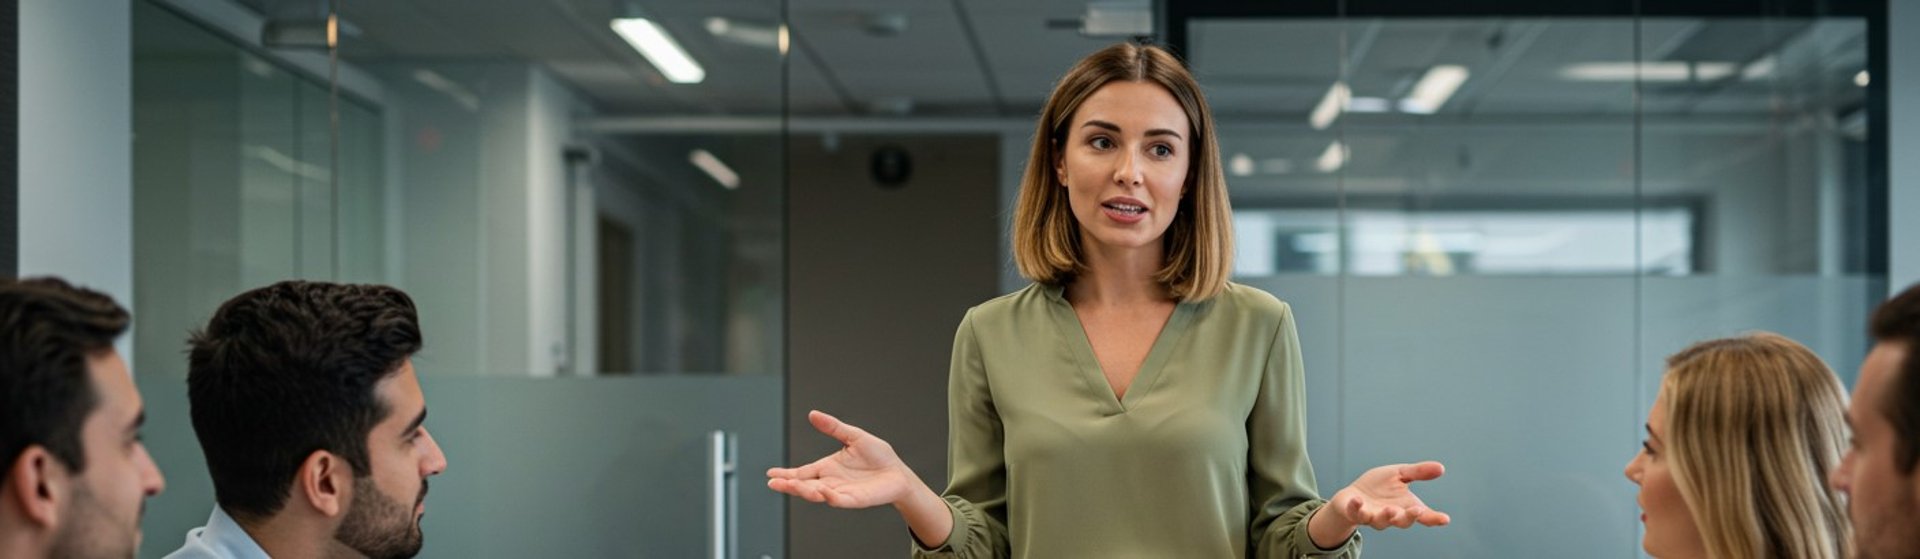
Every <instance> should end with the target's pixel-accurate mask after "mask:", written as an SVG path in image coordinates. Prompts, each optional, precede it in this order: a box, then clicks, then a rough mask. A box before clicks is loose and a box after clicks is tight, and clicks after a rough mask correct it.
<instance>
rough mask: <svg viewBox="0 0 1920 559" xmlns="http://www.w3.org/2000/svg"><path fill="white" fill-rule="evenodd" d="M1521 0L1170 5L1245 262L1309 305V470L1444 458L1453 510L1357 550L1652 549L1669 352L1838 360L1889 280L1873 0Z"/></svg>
mask: <svg viewBox="0 0 1920 559" xmlns="http://www.w3.org/2000/svg"><path fill="white" fill-rule="evenodd" d="M1494 4H1496V5H1497V4H1500V3H1494ZM1509 4H1510V5H1509V6H1507V7H1508V8H1510V10H1511V11H1509V12H1506V13H1464V12H1465V10H1461V9H1457V8H1452V7H1447V6H1427V5H1422V4H1419V3H1401V2H1362V1H1359V0H1353V1H1348V2H1337V3H1336V2H1320V3H1305V4H1296V5H1290V6H1289V7H1286V8H1279V7H1264V6H1261V7H1253V6H1248V5H1245V4H1241V3H1227V2H1195V3H1169V4H1168V5H1167V8H1166V9H1167V11H1168V12H1169V15H1168V17H1167V20H1166V22H1165V24H1166V26H1167V28H1168V29H1169V35H1171V36H1172V38H1173V41H1174V45H1175V46H1176V47H1177V48H1181V49H1183V51H1184V52H1183V54H1184V55H1185V56H1186V58H1187V59H1188V61H1189V63H1190V64H1191V65H1192V67H1193V68H1194V70H1195V72H1196V73H1197V75H1198V76H1199V79H1200V82H1201V83H1202V84H1205V85H1207V86H1208V87H1209V91H1208V93H1209V95H1210V98H1211V100H1212V101H1213V103H1214V110H1215V111H1216V118H1218V119H1219V121H1220V123H1221V135H1222V138H1221V142H1222V146H1223V154H1224V157H1226V158H1227V161H1226V164H1227V168H1228V171H1229V173H1230V175H1231V178H1230V179H1229V184H1230V185H1231V189H1232V191H1233V197H1234V199H1233V202H1234V209H1235V214H1236V229H1237V232H1238V234H1239V239H1238V240H1239V246H1238V250H1239V254H1238V255H1237V260H1236V262H1237V267H1238V269H1237V275H1238V279H1239V281H1243V282H1247V283H1251V284H1253V285H1257V286H1260V287H1263V288H1265V289H1267V290H1269V291H1272V292H1273V293H1274V294H1276V295H1278V296H1279V297H1281V298H1282V299H1285V300H1287V301H1289V302H1291V303H1292V304H1293V307H1294V309H1295V312H1296V313H1297V316H1299V317H1300V330H1301V339H1302V342H1303V346H1304V351H1305V355H1306V358H1307V363H1308V366H1309V370H1310V371H1311V372H1310V373H1309V375H1308V381H1307V384H1308V392H1309V397H1308V401H1309V403H1310V404H1309V410H1308V414H1309V425H1310V427H1309V435H1310V436H1309V440H1310V443H1309V450H1310V452H1311V453H1312V456H1313V458H1314V464H1315V465H1316V466H1317V470H1318V471H1319V473H1320V482H1321V484H1322V490H1323V492H1324V491H1331V490H1334V489H1337V488H1338V487H1340V485H1339V484H1344V483H1346V481H1347V480H1350V479H1352V478H1353V477H1354V476H1356V475H1358V474H1359V473H1360V472H1362V471H1364V470H1365V469H1366V468H1368V467H1371V466H1374V465H1378V464H1383V463H1393V462H1400V461H1408V460H1421V459H1436V460H1441V461H1443V462H1445V463H1446V464H1447V465H1448V466H1449V468H1448V474H1447V476H1446V478H1444V479H1443V480H1441V481H1438V482H1435V483H1432V484H1429V487H1426V488H1424V490H1423V491H1422V495H1423V496H1424V497H1426V498H1427V501H1428V503H1430V504H1433V505H1435V506H1437V507H1440V508H1442V509H1443V510H1447V511H1449V512H1451V513H1452V514H1453V515H1454V518H1455V519H1456V523H1455V525H1453V526H1451V527H1449V528H1447V529H1444V530H1414V531H1393V532H1388V533H1380V534H1372V535H1369V538H1370V540H1369V541H1368V544H1367V552H1368V553H1369V554H1380V555H1382V556H1394V557H1398V556H1408V557H1412V556H1419V557H1478V556H1515V557H1520V556H1554V557H1620V556H1639V555H1640V554H1642V553H1643V552H1642V551H1640V546H1639V534H1640V530H1641V529H1642V528H1641V526H1640V525H1639V524H1637V523H1635V522H1634V519H1635V517H1636V505H1635V503H1634V488H1633V486H1632V485H1631V484H1630V483H1629V482H1628V481H1627V480H1626V479H1625V478H1624V476H1623V474H1622V469H1623V468H1624V466H1625V464H1626V463H1627V461H1628V460H1630V459H1632V457H1633V455H1634V453H1635V452H1636V451H1637V450H1638V443H1639V440H1640V439H1641V438H1642V437H1643V436H1644V435H1643V434H1642V432H1641V425H1642V423H1643V422H1644V421H1645V417H1646V412H1647V408H1648V406H1649V405H1651V403H1652V401H1653V399H1654V395H1655V394H1656V393H1657V392H1658V389H1659V383H1660V377H1661V374H1662V372H1663V370H1664V358H1665V356H1667V355H1669V354H1672V353H1673V352H1675V351H1678V350H1679V349H1681V348H1682V347H1685V346H1686V345H1687V344H1689V343H1692V342H1695V341H1700V340H1704V339H1708V338H1714V337H1722V336H1730V335H1736V334H1740V333H1743V332H1748V331H1753V330H1769V331H1775V332H1779V333H1782V334H1785V335H1787V336H1790V337H1793V338H1795V339H1796V340H1799V341H1801V342H1803V343H1805V344H1807V345H1808V346H1809V347H1811V348H1812V349H1814V350H1815V351H1816V352H1817V353H1819V354H1820V355H1821V357H1822V358H1824V359H1825V360H1827V362H1828V363H1829V365H1830V366H1831V367H1832V368H1833V369H1834V370H1835V371H1836V372H1837V373H1839V374H1840V375H1841V377H1842V378H1843V379H1845V380H1847V381H1848V382H1849V383H1850V382H1851V379H1852V378H1853V377H1854V375H1855V373H1856V370H1857V367H1858V365H1859V363H1860V360H1861V359H1862V358H1863V356H1864V353H1865V350H1866V348H1867V346H1868V345H1869V340H1867V339H1866V338H1865V335H1864V332H1863V331H1862V328H1863V324H1864V323H1865V319H1866V315H1867V313H1868V311H1869V310H1870V309H1871V308H1872V305H1873V303H1874V302H1876V301H1877V300H1878V299H1879V298H1880V297H1881V296H1882V294H1883V293H1885V289H1886V286H1885V269H1884V264H1883V263H1880V262H1877V261H1875V260H1874V257H1873V256H1871V255H1874V254H1878V253H1876V252H1875V251H1876V250H1880V249H1879V248H1878V247H1883V246H1884V245H1882V244H1880V243H1883V242H1884V240H1883V239H1884V235H1885V233H1884V222H1883V221H1881V220H1882V219H1883V218H1882V217H1881V216H1880V215H1879V213H1878V212H1875V211H1872V210H1871V207H1870V206H1869V205H1868V202H1867V201H1868V200H1872V199H1875V198H1874V196H1875V193H1876V192H1884V190H1885V188H1886V185H1885V182H1884V179H1883V178H1881V177H1883V176H1884V175H1883V173H1880V172H1876V171H1875V169H1876V168H1878V166H1879V165H1882V163H1880V162H1881V161H1883V160H1882V159H1878V157H1881V156H1876V155H1874V153H1875V150H1883V149H1884V147H1883V146H1884V143H1881V142H1880V141H1877V140H1875V139H1874V138H1875V137H1876V135H1875V134H1876V132H1875V130H1876V129H1877V128H1879V127H1881V126H1882V124H1881V123H1882V122H1884V115H1885V111H1884V106H1883V105H1880V104H1878V103H1879V101H1877V99H1880V97H1879V95H1880V93H1879V92H1878V90H1877V89H1875V87H1876V86H1875V85H1874V84H1873V83H1872V81H1871V75H1872V73H1873V71H1872V70H1873V61H1874V60H1877V57H1878V56H1879V55H1877V54H1875V52H1877V51H1876V49H1880V48H1883V47H1881V46H1880V44H1879V42H1878V41H1880V39H1876V35H1875V34H1874V32H1873V31H1872V29H1874V26H1875V25H1878V24H1877V23H1875V22H1876V21H1878V19H1877V18H1879V17H1881V15H1882V14H1883V13H1884V4H1882V5H1878V6H1874V5H1870V4H1869V3H1846V2H1799V3H1796V2H1785V3H1782V2H1754V3H1747V4H1746V5H1738V3H1736V4H1735V5H1723V4H1714V5H1712V6H1707V5H1705V4H1702V3H1681V4H1698V5H1696V6H1693V8H1692V9H1693V10H1694V11H1693V12H1689V11H1687V10H1688V8H1687V7H1686V6H1675V5H1670V4H1671V3H1661V4H1663V6H1661V8H1660V9H1661V10H1662V11H1660V12H1636V11H1635V10H1634V9H1633V5H1627V4H1621V5H1618V6H1615V5H1614V4H1617V3H1613V4H1610V3H1580V2H1575V3H1572V4H1570V5H1557V6H1555V7H1551V8H1548V7H1539V6H1530V5H1527V4H1526V3H1509ZM1482 7H1483V8H1484V6H1482ZM1876 10H1879V11H1876Z"/></svg>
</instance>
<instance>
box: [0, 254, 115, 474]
mask: <svg viewBox="0 0 1920 559" xmlns="http://www.w3.org/2000/svg"><path fill="white" fill-rule="evenodd" d="M127 322H128V316H127V309H124V308H121V307H120V305H119V304H118V303H114V302H113V298H112V297H108V296H107V295H106V294H103V293H100V292H98V291H93V290H90V289H85V288H80V287H74V286H72V285H68V284H67V282H65V281H62V280H60V279H58V278H36V279H27V280H18V281H15V280H3V281H0V459H5V460H6V462H5V464H6V465H7V466H11V465H12V464H13V461H14V460H16V459H18V458H19V457H20V453H21V452H25V451H26V450H27V447H29V446H33V445H40V446H42V447H45V448H46V449H47V453H48V454H52V455H53V458H54V459H55V460H59V461H60V463H61V464H63V465H65V466H66V467H67V469H70V470H73V471H81V470H84V469H86V467H87V455H86V453H85V451H84V448H83V447H82V446H81V444H80V429H81V427H82V426H83V425H85V424H86V420H87V416H88V415H89V414H92V413H93V408H94V407H95V406H97V405H98V404H99V399H100V396H99V394H97V393H95V392H94V388H93V379H92V377H91V376H89V375H88V374H87V358H88V357H92V356H96V355H99V354H100V353H101V352H105V351H109V350H111V349H113V340H114V338H117V337H119V336H120V334H121V333H123V332H126V331H127Z"/></svg>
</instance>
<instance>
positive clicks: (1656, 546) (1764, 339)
mask: <svg viewBox="0 0 1920 559" xmlns="http://www.w3.org/2000/svg"><path fill="white" fill-rule="evenodd" d="M1667 367H1668V368H1667V373H1666V376H1665V378H1664V379H1663V380H1662V382H1661V385H1660V394H1659V396H1657V397H1656V398H1655V399H1654V404H1653V407H1652V409H1650V410H1649V411H1648V414H1647V425H1646V430H1647V439H1646V441H1645V442H1644V443H1643V448H1642V449H1641V451H1640V453H1639V454H1637V455H1636V456H1635V457H1634V459H1633V461H1632V462H1630V463H1628V464H1627V470H1626V474H1627V478H1628V479H1630V480H1632V481H1633V482H1634V483H1635V484H1636V485H1639V486H1640V492H1639V495H1638V501H1639V504H1640V509H1641V510H1642V511H1643V512H1644V516H1643V517H1642V518H1643V519H1644V521H1645V523H1646V534H1645V536H1644V538H1643V539H1642V541H1641V545H1642V547H1643V548H1645V549H1646V551H1647V554H1649V555H1652V556H1654V557H1658V558H1661V559H1704V558H1711V559H1739V558H1749V557H1753V558H1758V557H1779V558H1786V557H1792V558H1795V559H1845V558H1847V557H1850V556H1851V545H1850V544H1851V540H1850V536H1851V532H1850V528H1849V525H1848V522H1847V518H1846V514H1845V510H1844V506H1845V505H1844V504H1843V503H1842V499H1841V497H1840V495H1839V493H1838V492H1836V491H1833V490H1832V489H1830V488H1828V487H1827V486H1826V485H1825V484H1823V483H1821V480H1823V479H1824V478H1825V477H1826V475H1827V474H1828V473H1829V472H1832V471H1833V470H1834V468H1835V467H1836V466H1837V465H1838V464H1839V462H1840V455H1841V453H1842V452H1843V451H1844V445H1845V441H1846V423H1845V419H1844V416H1845V413H1846V407H1847V401H1846V393H1845V389H1844V388H1843V387H1842V386H1841V385H1840V380H1839V379H1838V378H1837V377H1835V376H1834V374H1833V371H1832V370H1830V369H1828V368H1827V365H1826V364H1825V363H1823V362H1821V361H1820V358H1819V356H1817V355H1815V354H1814V353H1813V351H1812V350H1809V349H1807V348H1806V347H1805V346H1802V345H1800V344H1799V343H1796V342H1794V341H1793V340H1790V339H1787V338H1785V337H1782V336H1780V335H1778V334H1771V333H1754V334H1748V335H1744V336H1739V337H1734V338H1725V339H1718V340H1709V341H1705V342H1700V343H1697V344H1694V345H1692V346H1690V347H1688V348H1686V349H1684V350H1681V351H1680V352H1679V353H1676V354H1674V355H1673V356H1671V357H1669V358H1667Z"/></svg>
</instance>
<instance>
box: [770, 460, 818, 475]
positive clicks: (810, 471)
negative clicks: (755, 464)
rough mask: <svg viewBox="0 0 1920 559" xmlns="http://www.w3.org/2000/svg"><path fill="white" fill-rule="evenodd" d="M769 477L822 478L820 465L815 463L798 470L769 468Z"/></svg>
mask: <svg viewBox="0 0 1920 559" xmlns="http://www.w3.org/2000/svg"><path fill="white" fill-rule="evenodd" d="M767 477H770V478H780V479H815V478H818V477H820V463H819V462H814V463H812V464H807V465H805V466H801V467H798V468H767Z"/></svg>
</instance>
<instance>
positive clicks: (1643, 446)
mask: <svg viewBox="0 0 1920 559" xmlns="http://www.w3.org/2000/svg"><path fill="white" fill-rule="evenodd" d="M1640 448H1641V449H1643V450H1646V451H1647V456H1653V455H1654V454H1657V453H1656V452H1654V451H1653V445H1652V444H1649V443H1648V442H1647V441H1640Z"/></svg>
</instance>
